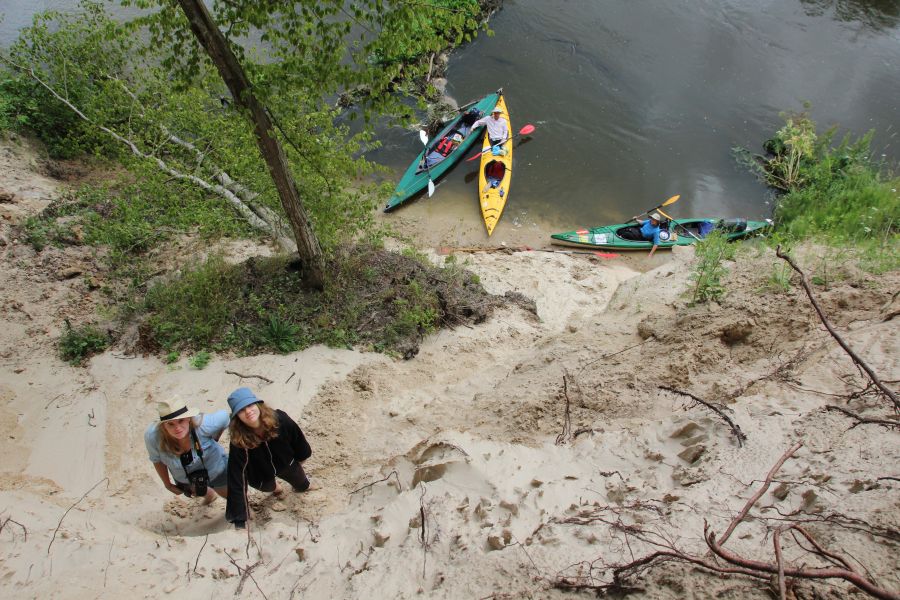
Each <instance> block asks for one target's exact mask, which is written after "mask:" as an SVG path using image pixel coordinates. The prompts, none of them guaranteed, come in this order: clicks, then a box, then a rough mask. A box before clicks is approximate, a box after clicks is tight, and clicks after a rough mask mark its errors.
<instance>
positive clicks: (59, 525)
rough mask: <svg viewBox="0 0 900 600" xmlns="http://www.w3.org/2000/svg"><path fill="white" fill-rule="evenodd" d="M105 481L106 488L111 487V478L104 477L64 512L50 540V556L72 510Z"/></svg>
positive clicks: (48, 548)
mask: <svg viewBox="0 0 900 600" xmlns="http://www.w3.org/2000/svg"><path fill="white" fill-rule="evenodd" d="M104 481H105V482H106V487H109V477H104V478H103V479H101V480H100V481H98V482H97V483H95V484H94V485H92V486H91V489H89V490H88V491H86V492H85V493H84V494H82V496H81V498H79V499H78V500H76V501H75V504H73V505H72V506H70V507H69V508H67V509H66V512H64V513H63V515H62V516H61V517H60V518H59V523H57V524H56V529H54V530H53V537H51V538H50V543H49V544H47V554H48V555H49V554H50V546H52V545H53V542H54V541H55V540H56V534H57V533H59V528H60V527H62V522H63V519H65V518H66V515H67V514H69V511H70V510H72V509H73V508H75V507H76V506H78V503H79V502H81V501H82V500H84V499H85V498H86V497H87V495H88V494H90V493H91V492H93V491H94V488H95V487H97V486H98V485H100V484H101V483H103V482H104Z"/></svg>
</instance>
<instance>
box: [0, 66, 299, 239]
mask: <svg viewBox="0 0 900 600" xmlns="http://www.w3.org/2000/svg"><path fill="white" fill-rule="evenodd" d="M0 60H2V61H3V62H5V63H7V64H8V65H10V66H12V67H13V68H15V69H17V70H18V71H21V72H22V73H25V74H26V75H28V76H29V77H31V78H32V79H33V80H34V81H35V82H37V83H38V84H39V85H40V86H41V87H43V88H44V89H46V90H47V91H48V92H50V94H51V95H53V97H54V98H56V99H57V100H59V101H60V102H62V103H63V104H65V105H66V107H68V108H69V110H71V111H72V112H74V113H75V114H76V115H78V117H79V118H80V119H82V120H83V121H85V122H87V123H90V124H91V125H93V126H94V127H96V128H98V129H99V130H100V131H102V132H103V133H105V134H107V135H108V136H110V137H111V138H113V139H114V140H116V141H117V142H119V143H121V144H123V145H125V146H127V147H128V149H129V150H131V153H132V154H134V155H135V156H137V157H138V158H141V159H143V160H146V161H149V162H152V163H153V164H155V165H156V167H157V168H158V169H159V170H160V171H162V172H163V173H165V174H167V175H169V176H170V177H171V178H172V179H176V180H179V181H187V182H190V183H192V184H194V185H196V186H198V187H200V188H202V189H203V190H206V191H207V192H212V193H214V194H216V195H217V196H219V197H220V198H223V199H224V200H226V201H227V202H228V203H229V204H231V206H232V207H233V208H234V209H235V210H236V211H237V212H238V213H240V215H241V216H242V217H243V218H244V220H246V221H247V223H249V224H250V225H251V226H252V227H253V228H254V229H258V230H260V231H262V232H263V233H265V234H267V235H268V236H270V237H272V238H273V239H274V240H276V241H277V242H278V243H279V245H282V246H283V245H284V244H285V241H286V240H285V238H284V236H283V235H281V232H280V231H278V230H277V229H278V228H277V226H276V224H274V223H269V222H267V221H265V220H264V219H262V218H260V216H259V215H257V214H256V212H254V211H253V210H252V209H251V208H250V207H249V206H248V205H247V204H246V203H245V202H244V201H243V200H241V198H239V197H238V195H237V194H235V193H234V192H233V191H231V190H230V189H228V188H227V187H226V186H224V185H221V184H216V183H211V182H209V181H207V180H206V179H203V178H202V177H198V176H196V175H191V174H188V173H183V172H181V171H179V170H178V169H176V168H174V167H172V166H171V165H169V164H168V163H167V162H165V161H164V160H162V159H161V158H159V157H158V156H154V154H152V153H147V152H144V151H143V150H141V149H140V148H139V147H138V145H137V144H136V143H135V142H134V141H133V140H131V139H129V138H126V137H125V136H123V135H120V134H119V133H116V132H115V131H113V130H112V129H110V128H109V127H106V126H104V125H101V124H99V123H97V122H95V121H94V120H93V119H91V118H90V117H88V116H87V115H86V114H84V113H83V112H81V110H80V109H79V108H78V107H76V106H75V105H74V104H72V103H71V102H70V101H69V100H68V99H66V98H64V97H62V96H61V95H60V94H59V93H58V92H57V91H56V90H55V89H54V88H53V87H52V86H50V84H48V83H47V82H45V81H44V80H43V79H41V78H40V77H39V76H38V75H37V73H35V71H34V69H33V68H32V67H26V66H23V65H20V64H18V63H16V62H14V61H13V60H12V59H10V58H9V57H8V56H5V55H2V54H0ZM170 141H173V142H175V140H170ZM288 242H289V240H288ZM284 249H285V250H296V245H290V244H289V245H288V246H287V247H285V248H284Z"/></svg>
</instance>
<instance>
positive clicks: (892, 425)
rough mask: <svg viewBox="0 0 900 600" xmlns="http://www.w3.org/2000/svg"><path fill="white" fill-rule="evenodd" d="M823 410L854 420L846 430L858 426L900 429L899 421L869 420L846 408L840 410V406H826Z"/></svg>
mask: <svg viewBox="0 0 900 600" xmlns="http://www.w3.org/2000/svg"><path fill="white" fill-rule="evenodd" d="M825 409H826V410H836V411H838V412H842V413H844V414H845V415H847V416H848V417H850V418H853V419H856V423H854V424H853V425H851V426H850V427H849V428H848V430H849V429H854V428H855V427H859V426H860V425H881V426H882V427H887V428H888V429H892V428H900V421H889V420H887V419H869V418H868V417H864V416H862V415H858V414H856V413H855V412H853V411H852V410H847V409H846V408H841V407H840V406H835V405H833V404H829V405H827V406H826V407H825Z"/></svg>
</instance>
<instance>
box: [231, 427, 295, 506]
mask: <svg viewBox="0 0 900 600" xmlns="http://www.w3.org/2000/svg"><path fill="white" fill-rule="evenodd" d="M275 415H276V416H277V417H278V437H276V438H275V439H272V440H269V441H268V442H265V443H263V444H260V445H259V446H257V447H256V448H253V449H252V450H247V449H246V448H238V447H237V446H235V445H234V444H231V445H230V446H229V447H228V501H227V504H226V507H225V518H226V519H227V520H228V521H229V522H230V523H234V522H238V521H246V520H247V503H246V494H247V485H248V484H249V485H250V486H252V487H255V488H257V489H258V488H260V487H261V486H262V485H263V483H265V482H267V481H271V480H272V479H274V478H275V475H276V474H277V473H279V472H280V471H282V470H283V469H284V468H286V467H289V466H290V465H292V464H293V463H295V462H296V461H304V460H306V459H307V458H309V457H310V456H312V449H311V448H310V447H309V442H307V441H306V437H305V436H304V435H303V432H302V431H301V430H300V427H299V426H298V425H297V423H295V422H294V421H293V419H291V418H290V417H289V416H288V415H287V413H285V412H284V411H282V410H277V409H276V410H275ZM273 467H274V469H275V470H274V471H273V470H272V468H273Z"/></svg>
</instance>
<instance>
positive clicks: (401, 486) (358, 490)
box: [349, 470, 403, 496]
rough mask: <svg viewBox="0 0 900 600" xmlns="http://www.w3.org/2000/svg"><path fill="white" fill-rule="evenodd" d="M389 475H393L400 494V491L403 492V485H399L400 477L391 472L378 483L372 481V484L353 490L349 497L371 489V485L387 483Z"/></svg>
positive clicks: (395, 472)
mask: <svg viewBox="0 0 900 600" xmlns="http://www.w3.org/2000/svg"><path fill="white" fill-rule="evenodd" d="M391 475H393V476H394V477H395V478H396V479H397V488H399V490H400V491H401V492H402V491H403V484H401V483H400V475H398V474H397V471H396V470H394V471H391V472H390V473H388V474H387V477H384V478H383V479H379V480H378V481H373V482H372V483H367V484H366V485H364V486H362V487H361V488H356V489H355V490H353V491H352V492H350V494H349V495H351V496H352V495H353V494H355V493H356V492H361V491H363V490H364V489H366V488H370V487H372V486H373V485H375V484H376V483H381V482H382V481H387V480H388V479H390V478H391Z"/></svg>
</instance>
